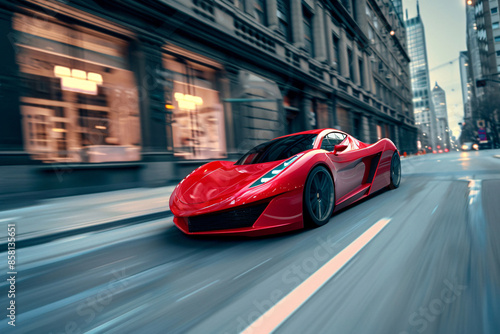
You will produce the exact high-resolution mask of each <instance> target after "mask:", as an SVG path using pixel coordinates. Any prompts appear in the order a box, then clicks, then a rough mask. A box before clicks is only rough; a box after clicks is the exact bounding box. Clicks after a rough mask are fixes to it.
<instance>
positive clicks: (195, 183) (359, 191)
mask: <svg viewBox="0 0 500 334" xmlns="http://www.w3.org/2000/svg"><path fill="white" fill-rule="evenodd" d="M400 181H401V163H400V156H399V153H398V150H397V149H396V146H395V145H394V144H393V142H392V141H391V140H389V139H386V138H384V139H381V140H379V141H378V142H376V143H375V144H372V145H369V144H365V143H363V142H361V141H359V140H357V139H355V138H354V137H352V136H350V135H348V134H347V133H345V132H342V131H339V130H335V129H322V130H311V131H306V132H300V133H296V134H292V135H287V136H283V137H279V138H276V139H274V140H271V141H269V142H266V143H263V144H261V145H258V146H256V147H255V148H253V149H251V150H250V151H249V152H248V153H246V154H245V155H243V156H242V157H241V158H240V159H239V160H238V161H237V162H230V161H213V162H210V163H208V164H205V165H203V166H201V167H199V168H197V169H196V170H194V171H193V172H191V173H190V174H189V175H188V176H186V177H185V178H184V179H183V180H182V181H181V182H180V183H179V184H178V185H177V187H176V188H175V190H174V191H173V193H172V195H171V197H170V210H171V211H172V213H173V214H174V223H175V224H176V225H177V227H178V228H179V229H180V230H181V231H182V232H184V233H186V234H193V235H197V234H225V235H248V236H258V235H265V234H271V233H279V232H286V231H291V230H295V229H300V228H303V227H304V226H311V227H314V226H321V225H324V224H326V223H327V222H328V221H329V219H330V216H331V215H332V213H333V212H334V211H337V210H340V209H341V208H343V207H346V206H347V205H349V204H352V203H354V202H356V201H359V200H360V199H362V198H365V197H367V196H368V195H370V194H372V193H374V192H376V191H378V190H380V189H382V188H385V187H387V188H390V189H395V188H397V187H398V186H399V184H400Z"/></svg>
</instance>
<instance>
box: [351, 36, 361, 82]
mask: <svg viewBox="0 0 500 334" xmlns="http://www.w3.org/2000/svg"><path fill="white" fill-rule="evenodd" d="M352 61H353V64H352V67H353V69H354V74H353V76H354V78H352V81H353V82H354V83H355V84H356V85H358V86H359V85H360V83H361V81H360V75H361V73H360V69H359V50H358V43H357V41H356V40H354V41H353V43H352Z"/></svg>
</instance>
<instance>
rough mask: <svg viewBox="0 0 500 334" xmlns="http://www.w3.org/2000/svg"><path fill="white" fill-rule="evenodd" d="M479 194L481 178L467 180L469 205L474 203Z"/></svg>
mask: <svg viewBox="0 0 500 334" xmlns="http://www.w3.org/2000/svg"><path fill="white" fill-rule="evenodd" d="M480 194H481V180H470V181H469V205H471V204H472V203H474V202H475V201H476V200H477V199H478V198H479V195H480Z"/></svg>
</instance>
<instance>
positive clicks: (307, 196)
mask: <svg viewBox="0 0 500 334" xmlns="http://www.w3.org/2000/svg"><path fill="white" fill-rule="evenodd" d="M334 206H335V186H334V184H333V180H332V177H331V176H330V173H329V172H328V170H327V169H326V168H325V167H323V166H318V167H315V168H314V169H313V170H312V171H311V172H310V173H309V175H308V176H307V180H306V184H305V186H304V209H303V210H304V224H305V226H307V227H318V226H322V225H325V224H326V223H328V221H329V220H330V217H331V215H332V213H333V208H334Z"/></svg>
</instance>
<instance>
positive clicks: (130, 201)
mask: <svg viewBox="0 0 500 334" xmlns="http://www.w3.org/2000/svg"><path fill="white" fill-rule="evenodd" d="M174 188H175V186H167V187H159V188H134V189H125V190H116V191H109V192H104V193H96V194H86V195H77V196H70V197H60V198H54V199H46V200H42V201H40V202H39V203H37V204H35V205H30V206H24V207H19V208H16V209H12V210H5V211H0V245H5V244H6V242H7V224H12V223H15V224H16V242H17V243H18V245H17V246H19V243H20V242H26V241H27V240H34V239H40V238H47V237H48V236H51V235H60V236H63V235H71V234H75V233H76V231H78V232H79V233H82V232H85V231H92V230H97V229H101V228H103V227H105V228H108V227H112V225H113V224H114V226H116V224H117V223H118V225H121V224H127V223H128V224H130V223H131V222H132V221H133V220H134V219H136V218H137V219H139V217H142V216H149V217H151V219H154V218H155V217H156V218H158V217H162V216H166V215H168V214H169V206H168V201H169V199H170V195H171V193H172V191H173V190H174ZM3 248H5V247H3ZM1 251H4V249H0V252H1Z"/></svg>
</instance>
